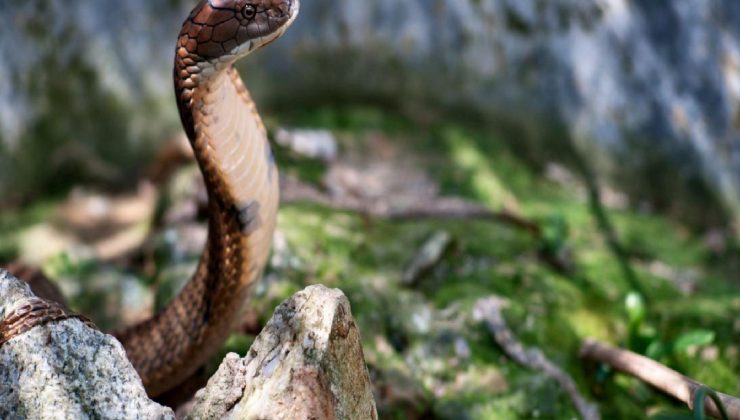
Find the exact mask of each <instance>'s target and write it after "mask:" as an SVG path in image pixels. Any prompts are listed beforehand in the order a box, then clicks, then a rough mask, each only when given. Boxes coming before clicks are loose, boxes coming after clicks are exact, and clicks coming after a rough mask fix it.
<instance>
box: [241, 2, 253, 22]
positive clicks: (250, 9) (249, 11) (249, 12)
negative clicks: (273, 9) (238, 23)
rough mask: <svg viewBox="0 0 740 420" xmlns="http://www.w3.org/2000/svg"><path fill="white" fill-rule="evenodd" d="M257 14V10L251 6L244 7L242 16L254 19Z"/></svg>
mask: <svg viewBox="0 0 740 420" xmlns="http://www.w3.org/2000/svg"><path fill="white" fill-rule="evenodd" d="M256 14H257V9H256V8H255V7H254V6H252V5H251V4H248V5H246V6H244V9H242V15H244V17H245V18H247V19H252V18H253V17H254V15H256Z"/></svg>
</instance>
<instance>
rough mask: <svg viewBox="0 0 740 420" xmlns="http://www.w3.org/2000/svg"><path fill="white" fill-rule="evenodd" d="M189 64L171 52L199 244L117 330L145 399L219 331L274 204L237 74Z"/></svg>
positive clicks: (256, 258) (272, 179) (175, 377)
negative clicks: (192, 267) (142, 313)
mask: <svg viewBox="0 0 740 420" xmlns="http://www.w3.org/2000/svg"><path fill="white" fill-rule="evenodd" d="M188 64H189V63H187V62H185V61H183V60H182V59H181V57H179V56H178V58H177V59H176V65H175V91H176V94H177V100H178V104H179V110H180V117H181V120H182V122H183V127H184V129H185V131H186V133H187V135H188V138H189V140H190V143H191V145H192V147H193V150H194V152H195V156H196V159H197V161H198V165H199V167H200V169H201V172H202V174H203V178H204V180H205V184H206V188H207V191H208V200H209V221H208V228H209V232H208V241H207V244H206V247H205V249H204V251H203V254H202V256H201V260H200V263H199V265H198V267H197V269H196V272H195V274H194V276H193V278H192V279H191V280H190V282H188V284H187V285H186V286H185V288H184V289H183V290H182V292H180V294H179V295H178V296H177V297H176V298H175V299H174V300H173V301H172V302H171V303H170V304H169V305H168V306H167V307H166V308H165V309H164V310H163V311H162V312H160V313H159V314H157V315H156V316H154V317H153V318H151V319H150V320H148V321H145V322H144V323H142V324H139V325H136V326H134V327H133V328H130V329H129V330H126V331H124V332H123V333H122V334H120V335H119V339H120V340H121V341H122V343H123V344H124V347H125V348H126V351H127V353H128V356H129V359H130V360H131V362H132V364H133V365H134V367H135V368H136V370H137V371H138V372H139V374H140V376H141V377H142V380H143V382H144V385H145V387H146V389H147V392H148V393H149V394H150V395H151V396H156V395H159V394H161V393H162V392H164V391H166V390H168V389H170V388H171V387H173V386H175V385H177V384H178V383H180V382H182V380H184V379H186V378H187V377H188V376H189V375H190V374H192V373H193V371H194V370H195V369H197V368H198V367H199V366H201V365H202V364H203V363H205V361H207V359H208V358H209V357H210V356H211V355H212V354H213V353H214V352H216V351H217V350H218V348H219V347H220V346H221V344H222V343H223V342H224V341H225V340H226V338H228V335H229V334H230V332H231V330H232V327H233V325H234V323H235V321H237V320H238V318H239V315H240V313H241V310H242V308H243V306H244V303H245V301H246V299H247V297H248V295H249V292H250V290H251V286H252V285H253V284H254V283H255V282H256V280H257V279H258V278H259V276H260V274H261V271H262V269H263V267H264V265H265V263H266V260H267V257H268V254H269V249H270V245H271V240H272V235H273V232H274V228H275V215H276V213H277V206H278V183H277V173H276V172H277V171H276V168H275V165H274V162H273V159H272V154H271V152H270V146H269V143H268V141H267V135H266V132H265V128H264V126H263V124H262V121H261V120H260V117H259V115H258V113H257V111H256V109H255V106H254V103H253V102H252V100H251V98H250V96H249V93H248V92H247V89H246V88H245V87H244V85H243V83H242V81H241V78H240V77H239V74H238V72H237V71H236V70H235V69H234V68H233V67H232V66H231V65H224V66H223V68H221V69H217V68H209V69H202V70H199V71H198V72H194V71H193V70H195V69H194V68H193V66H192V65H188ZM186 72H187V73H188V76H187V77H183V76H186V75H185V73H186ZM152 352H157V354H151V353H152Z"/></svg>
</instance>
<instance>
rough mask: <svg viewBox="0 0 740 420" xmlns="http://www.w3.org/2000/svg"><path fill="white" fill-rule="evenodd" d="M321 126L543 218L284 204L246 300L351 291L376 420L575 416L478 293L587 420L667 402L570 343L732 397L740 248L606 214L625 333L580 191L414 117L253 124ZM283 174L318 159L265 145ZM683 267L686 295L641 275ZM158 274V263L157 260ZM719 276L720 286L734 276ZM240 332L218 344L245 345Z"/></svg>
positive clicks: (603, 245)
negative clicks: (615, 351) (438, 217)
mask: <svg viewBox="0 0 740 420" xmlns="http://www.w3.org/2000/svg"><path fill="white" fill-rule="evenodd" d="M267 124H268V126H277V125H278V124H279V125H288V126H300V127H314V128H322V129H328V130H332V131H333V132H334V133H335V134H337V135H338V137H339V138H340V140H341V147H342V148H344V149H345V150H346V149H356V150H362V148H363V147H367V145H366V144H364V142H363V139H365V138H366V135H367V133H376V134H377V133H380V134H382V135H383V136H385V137H387V138H388V139H390V140H391V141H393V142H395V143H397V144H398V146H399V147H401V148H402V149H403V150H404V152H405V153H409V154H413V155H414V156H416V157H418V158H419V162H420V164H421V165H422V166H423V168H424V170H425V171H426V172H427V173H428V174H430V175H431V176H432V177H433V178H434V180H435V181H436V182H437V183H438V184H439V185H440V188H441V191H442V193H443V194H446V195H455V196H461V197H464V198H467V199H470V200H473V201H476V202H479V203H483V204H485V205H487V206H489V207H490V208H492V209H501V208H507V209H513V210H515V211H517V212H519V213H520V214H522V215H523V216H525V217H528V218H531V219H533V220H536V221H537V222H538V223H539V224H540V225H541V226H543V229H544V232H545V235H544V236H543V238H539V239H538V238H534V237H533V236H532V235H531V234H529V233H528V232H526V231H523V230H520V229H517V228H516V227H512V226H509V225H506V224H502V223H497V222H484V221H434V220H426V221H406V222H396V221H394V222H391V221H386V220H381V219H368V218H366V217H361V216H359V215H356V214H353V213H351V212H346V211H337V210H333V209H330V208H326V207H323V206H319V205H315V204H311V203H293V204H288V205H284V206H283V207H282V208H281V211H280V216H279V229H280V231H281V232H282V233H283V234H284V236H285V238H286V241H287V252H288V253H289V254H290V255H291V258H293V259H294V260H295V262H296V263H295V264H291V265H288V266H282V267H272V268H269V269H268V274H267V276H266V278H267V281H266V282H265V283H264V284H263V285H262V286H261V287H260V288H259V290H258V293H257V297H256V299H255V301H254V303H253V306H254V307H255V308H257V309H258V310H259V312H260V313H261V316H262V317H263V320H266V319H267V318H269V316H270V314H271V313H272V309H273V308H274V307H275V306H276V305H277V304H278V303H279V302H280V301H282V300H283V299H285V298H287V297H288V296H289V295H290V294H292V293H294V292H295V291H297V290H300V289H301V288H303V287H304V286H306V285H309V284H314V283H323V284H325V285H327V286H329V287H337V288H340V289H342V290H343V291H344V293H345V294H346V295H347V296H348V297H349V299H350V301H351V304H352V309H353V313H354V315H355V317H356V319H357V322H358V325H359V328H360V331H361V333H362V336H363V341H364V346H365V355H366V359H367V361H368V365H369V369H370V372H371V378H372V379H373V381H374V383H375V384H376V386H377V388H378V395H376V397H377V399H378V403H379V409H380V412H381V417H382V418H399V419H400V418H421V417H425V416H428V417H431V418H449V419H461V418H463V419H465V418H470V419H502V418H536V417H540V418H574V417H576V416H577V414H576V412H575V411H574V409H573V405H572V404H571V402H570V400H569V399H568V398H567V396H566V395H565V393H563V392H562V390H561V389H560V388H559V386H558V385H557V384H556V383H555V382H554V381H552V380H550V379H548V378H547V377H546V376H544V375H543V374H541V373H539V372H533V371H530V370H527V369H524V368H522V367H520V366H519V365H517V364H515V363H514V362H512V361H511V360H510V359H509V358H508V357H506V355H505V354H504V353H503V351H502V350H501V349H500V348H499V347H498V346H497V345H496V343H495V342H494V341H493V339H492V338H491V336H490V335H489V334H488V332H487V331H486V330H485V328H484V327H483V326H482V325H480V324H479V323H477V322H475V321H474V320H473V317H472V308H473V305H474V304H475V302H476V301H477V300H478V299H480V298H482V297H486V296H489V295H494V294H495V295H498V296H500V297H503V298H505V299H507V300H508V302H509V306H508V309H507V310H506V311H505V316H506V319H507V321H508V323H509V326H510V327H511V329H512V330H513V331H514V332H515V334H517V335H518V337H519V338H520V339H521V341H522V342H523V343H525V345H527V346H532V347H538V348H540V349H541V350H542V351H543V352H544V353H545V354H546V355H547V357H549V358H550V359H551V360H552V361H553V362H555V363H556V364H558V365H560V366H562V367H563V368H564V369H565V370H566V371H567V372H568V373H570V374H571V375H572V376H573V377H574V379H575V380H576V381H577V383H578V385H579V387H580V390H581V391H582V392H583V393H584V394H586V395H587V396H588V397H589V398H591V399H593V400H595V401H597V402H598V404H599V407H600V410H601V413H602V416H603V418H641V417H646V416H650V415H654V414H656V413H659V412H661V411H663V410H669V409H676V408H677V407H680V405H679V404H677V403H675V402H674V401H672V400H670V399H668V398H666V397H664V396H662V395H661V394H659V393H656V392H654V391H652V390H651V389H649V388H648V387H646V386H644V385H643V384H641V383H640V382H638V381H636V380H634V379H631V378H628V377H626V376H621V375H613V374H608V373H605V372H604V371H603V369H600V368H598V367H594V366H587V365H585V364H584V363H583V362H582V361H581V360H579V358H578V356H577V355H578V348H579V346H580V343H581V342H582V340H583V339H584V338H586V337H597V338H600V339H602V340H605V341H608V342H611V343H613V344H616V345H619V346H622V347H627V346H632V347H633V348H635V349H636V350H641V351H646V348H647V347H648V346H649V344H650V343H657V342H661V343H663V347H664V348H667V349H669V351H664V352H663V353H662V354H659V355H658V356H657V357H660V360H661V361H662V362H664V363H667V364H669V365H671V366H672V367H674V368H676V369H679V370H680V371H681V372H683V373H685V374H686V375H688V376H691V377H694V378H696V379H697V380H699V381H703V382H705V383H707V384H708V385H710V386H712V387H714V388H715V389H717V390H720V391H723V392H726V393H730V394H740V362H739V360H740V357H739V356H738V351H739V350H740V349H739V348H738V346H739V342H738V336H739V335H740V330H739V329H740V325H738V319H740V284H738V282H737V280H738V273H740V271H739V270H738V264H739V262H738V261H739V260H740V257H739V254H740V245H738V243H737V241H735V243H732V242H730V243H728V244H727V246H726V249H725V250H724V251H723V252H721V253H716V252H713V251H712V250H710V249H709V248H708V246H707V245H706V244H705V241H703V240H702V238H701V237H700V236H699V235H698V234H696V233H694V232H693V231H692V229H690V228H688V227H684V226H681V225H679V224H677V223H676V222H673V221H671V220H669V219H667V218H665V217H661V216H660V215H654V214H647V213H644V212H638V211H635V210H630V209H610V208H607V209H606V214H607V216H608V218H609V219H610V221H611V223H612V225H613V226H614V227H615V230H616V232H617V233H618V235H619V238H620V240H621V242H622V244H623V246H624V247H625V249H626V250H627V251H628V252H629V255H630V256H631V258H630V259H629V264H630V267H631V268H632V269H633V270H634V271H635V273H636V275H637V279H638V282H639V285H640V286H641V288H642V290H643V291H644V292H645V294H646V303H645V304H644V309H645V316H644V319H643V320H641V321H635V322H637V324H639V325H636V324H634V323H633V324H632V325H631V324H630V315H629V313H628V311H627V310H626V309H625V299H626V297H627V296H628V294H629V293H630V292H631V291H632V287H631V285H630V283H629V281H628V280H627V279H625V278H624V275H623V270H622V266H621V265H620V260H619V258H618V257H617V256H616V255H615V254H614V253H613V252H612V249H611V248H610V247H609V246H608V244H607V241H606V239H605V236H604V234H603V232H602V230H601V228H600V227H599V224H598V223H597V220H596V218H595V217H594V214H593V213H592V203H589V201H588V198H587V196H585V195H584V194H583V192H582V187H581V185H580V183H579V182H578V181H576V182H574V183H573V184H572V185H563V184H558V183H554V182H552V181H549V180H547V179H546V178H545V177H544V176H543V174H542V169H541V168H538V166H537V165H533V164H531V163H530V162H524V161H522V160H520V159H518V158H517V154H516V153H515V151H514V148H512V147H511V142H508V141H506V140H507V139H504V138H503V137H502V136H501V135H500V134H499V133H497V132H496V131H495V130H491V129H488V128H484V127H480V126H470V125H466V124H454V123H445V124H437V123H427V124H421V126H420V125H419V124H417V123H413V122H411V121H409V120H406V119H404V118H403V117H399V116H397V115H388V114H387V113H384V112H383V111H381V110H380V109H378V108H375V107H354V108H348V109H345V110H339V109H338V108H334V107H325V108H319V109H315V110H312V111H306V112H303V113H300V114H289V115H287V116H283V117H281V118H280V119H279V120H277V119H270V118H268V119H267ZM278 160H279V163H280V164H281V167H282V171H283V172H284V173H290V174H293V175H295V176H298V177H300V178H301V179H303V180H304V181H306V182H312V183H316V182H318V181H319V180H320V179H321V176H322V173H323V170H324V166H323V164H321V163H319V162H316V161H310V160H304V159H299V158H295V157H290V156H289V155H288V154H286V153H278ZM51 208H53V204H39V205H35V206H32V207H30V208H29V210H27V211H24V212H21V213H13V214H4V215H2V217H0V235H2V239H1V240H0V253H2V256H4V257H10V256H15V255H14V251H13V246H12V244H13V238H14V235H15V234H16V233H17V232H18V231H19V229H21V228H22V227H23V226H28V225H30V224H33V223H36V222H38V221H39V220H41V219H43V217H44V215H45V214H48V212H49V211H50V209H51ZM438 231H446V232H448V233H449V234H450V235H451V237H452V238H453V245H452V247H451V249H450V251H449V252H448V253H446V255H445V257H444V258H443V260H442V261H441V262H440V263H439V264H438V265H437V266H436V268H435V269H434V270H433V271H432V272H431V273H429V274H428V275H426V276H424V277H423V278H422V279H421V280H420V281H419V283H418V284H417V285H416V286H415V287H406V286H403V285H402V284H401V281H400V279H401V275H402V273H403V270H404V268H405V267H406V264H407V263H408V262H409V260H410V259H412V258H413V256H414V254H415V253H416V252H417V250H418V249H419V248H420V247H421V245H422V244H423V243H424V241H425V240H427V239H428V238H429V237H430V236H431V235H432V234H434V233H435V232H438ZM548 247H549V248H553V247H554V248H556V249H555V251H558V252H560V251H562V252H566V253H567V254H569V255H570V256H571V259H572V261H573V269H572V270H571V271H570V272H568V273H567V274H563V273H560V272H558V271H556V270H554V269H553V268H552V267H550V266H549V265H548V264H546V263H545V262H544V261H543V259H542V258H540V255H541V252H542V250H543V248H548ZM656 262H658V263H661V264H662V265H663V266H667V267H670V268H671V269H672V271H671V272H674V273H682V272H684V271H686V272H688V271H690V272H692V273H697V274H696V276H697V278H696V287H695V291H694V292H692V293H691V294H689V295H686V294H684V293H682V292H681V291H679V290H678V288H677V287H676V286H675V285H673V284H672V281H671V279H667V278H663V277H661V275H659V274H656V271H655V270H651V269H650V267H651V264H653V263H656ZM164 264H166V262H165V263H164ZM733 276H734V277H733ZM693 330H706V331H710V332H712V333H713V337H712V339H711V340H710V341H711V342H709V343H704V344H702V345H698V346H688V348H680V349H677V348H675V347H676V346H674V349H672V350H671V344H672V343H674V342H675V341H676V339H677V338H679V337H681V336H682V335H683V334H685V333H687V332H689V331H693ZM249 342H250V338H249V337H246V336H240V337H234V338H232V340H230V341H229V343H227V347H228V348H229V349H233V350H240V352H241V353H244V352H245V351H246V346H247V345H248V344H249ZM707 349H709V350H707Z"/></svg>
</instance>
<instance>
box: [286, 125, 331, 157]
mask: <svg viewBox="0 0 740 420" xmlns="http://www.w3.org/2000/svg"><path fill="white" fill-rule="evenodd" d="M275 141H276V142H277V143H278V144H279V145H281V146H283V147H285V148H287V149H288V150H290V151H292V152H293V153H295V154H297V155H299V156H303V157H308V158H312V159H319V160H323V161H325V162H330V161H332V160H334V159H336V157H337V154H338V147H337V139H336V138H335V137H334V134H333V133H332V132H331V131H328V130H309V129H294V130H288V129H285V128H281V129H279V130H278V131H277V132H276V133H275Z"/></svg>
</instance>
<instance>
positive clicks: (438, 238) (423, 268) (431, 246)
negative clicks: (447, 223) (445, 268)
mask: <svg viewBox="0 0 740 420" xmlns="http://www.w3.org/2000/svg"><path fill="white" fill-rule="evenodd" d="M451 245H452V236H451V235H450V234H449V233H447V232H444V231H440V232H436V233H435V234H434V235H432V237H431V238H429V239H428V240H427V241H426V242H425V243H424V245H422V247H421V249H419V251H418V252H417V253H416V255H414V257H413V258H412V259H411V261H409V263H408V265H407V267H406V269H405V270H404V272H403V277H402V278H401V282H402V283H403V284H405V285H407V286H412V285H414V284H416V283H417V282H418V281H419V279H421V277H422V276H423V275H424V274H426V273H428V272H429V271H430V270H432V269H434V267H435V266H436V265H437V264H438V263H439V262H440V260H441V259H442V257H443V256H444V254H445V252H447V250H448V249H449V248H450V246H451Z"/></svg>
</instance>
